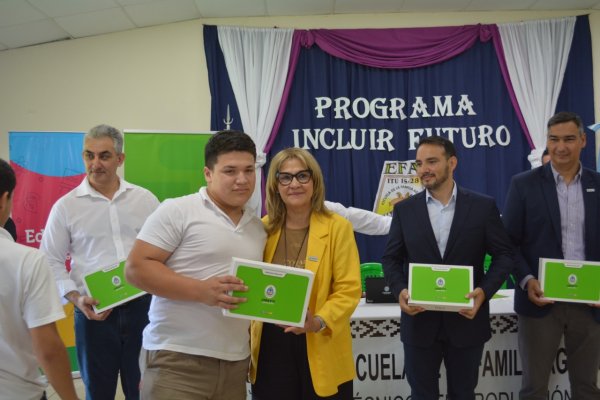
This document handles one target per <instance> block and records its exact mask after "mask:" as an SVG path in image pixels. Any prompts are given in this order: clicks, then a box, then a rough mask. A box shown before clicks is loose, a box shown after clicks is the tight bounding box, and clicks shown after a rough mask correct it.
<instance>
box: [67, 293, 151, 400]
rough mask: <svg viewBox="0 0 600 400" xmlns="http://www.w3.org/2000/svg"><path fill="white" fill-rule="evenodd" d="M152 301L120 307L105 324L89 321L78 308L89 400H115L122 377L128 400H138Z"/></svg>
mask: <svg viewBox="0 0 600 400" xmlns="http://www.w3.org/2000/svg"><path fill="white" fill-rule="evenodd" d="M150 300H151V296H150V295H145V296H142V297H140V298H138V299H135V300H132V301H130V302H129V303H126V304H123V305H121V306H118V307H116V308H114V309H113V311H112V313H111V314H110V315H109V316H108V318H107V319H106V320H104V321H91V320H88V319H87V318H86V317H85V315H84V314H83V313H82V312H81V311H79V309H77V308H75V345H76V346H77V360H78V361H79V369H80V372H81V378H82V380H83V383H84V384H85V396H86V399H88V400H106V399H114V398H115V393H116V390H117V379H118V377H119V374H120V375H121V387H122V389H123V393H124V394H125V398H126V399H128V400H130V399H131V400H137V399H139V385H140V367H139V354H140V348H141V346H142V331H143V330H144V328H145V327H146V325H147V324H148V308H149V307H150Z"/></svg>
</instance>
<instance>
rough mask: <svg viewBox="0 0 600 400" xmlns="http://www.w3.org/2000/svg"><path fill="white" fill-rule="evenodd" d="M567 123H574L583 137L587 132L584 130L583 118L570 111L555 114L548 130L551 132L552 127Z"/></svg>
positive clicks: (550, 120)
mask: <svg viewBox="0 0 600 400" xmlns="http://www.w3.org/2000/svg"><path fill="white" fill-rule="evenodd" d="M565 122H573V123H574V124H575V125H576V126H577V129H579V132H580V133H581V134H582V135H583V134H584V133H585V132H584V130H583V122H582V121H581V117H580V116H579V115H577V114H575V113H574V112H570V111H561V112H557V113H556V114H554V115H553V116H552V117H551V118H550V119H549V120H548V125H547V128H548V130H550V128H551V127H553V126H554V125H558V124H564V123H565Z"/></svg>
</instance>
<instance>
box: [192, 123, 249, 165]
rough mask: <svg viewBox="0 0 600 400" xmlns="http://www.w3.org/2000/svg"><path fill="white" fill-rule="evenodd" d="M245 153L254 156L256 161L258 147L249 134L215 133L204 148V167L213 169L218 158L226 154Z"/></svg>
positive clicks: (230, 131) (235, 132) (233, 132)
mask: <svg viewBox="0 0 600 400" xmlns="http://www.w3.org/2000/svg"><path fill="white" fill-rule="evenodd" d="M232 151H243V152H246V153H250V154H252V157H254V160H256V145H255V144H254V141H253V140H252V138H251V137H250V136H248V134H246V133H244V132H241V131H233V130H226V131H219V132H217V133H215V134H214V135H213V136H212V137H211V138H210V139H209V140H208V143H207V144H206V147H205V148H204V165H206V166H207V167H208V168H209V169H213V167H214V166H215V164H216V163H217V158H218V157H219V156H220V155H221V154H224V153H230V152H232Z"/></svg>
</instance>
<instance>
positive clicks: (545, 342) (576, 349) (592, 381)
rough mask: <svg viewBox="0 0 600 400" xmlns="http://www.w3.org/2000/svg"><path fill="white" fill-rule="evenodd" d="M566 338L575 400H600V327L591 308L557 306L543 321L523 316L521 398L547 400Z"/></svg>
mask: <svg viewBox="0 0 600 400" xmlns="http://www.w3.org/2000/svg"><path fill="white" fill-rule="evenodd" d="M563 336H564V340H565V349H566V352H567V369H568V371H569V383H570V384H571V398H572V399H575V400H597V399H600V388H598V369H599V368H600V324H599V323H598V322H596V321H595V320H594V317H593V315H592V313H591V312H590V306H588V305H587V304H573V303H560V302H556V303H555V304H554V305H553V306H552V309H551V310H550V313H549V314H547V315H546V316H544V317H542V318H531V317H525V316H523V315H519V353H520V354H521V361H522V364H523V377H522V384H521V391H520V393H519V398H520V399H522V400H537V399H546V398H547V394H548V390H549V389H550V391H552V390H553V389H554V388H549V387H548V381H549V379H550V371H551V370H552V364H553V363H554V360H555V358H556V351H557V350H558V347H559V345H560V339H561V338H562V337H563Z"/></svg>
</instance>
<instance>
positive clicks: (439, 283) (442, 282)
mask: <svg viewBox="0 0 600 400" xmlns="http://www.w3.org/2000/svg"><path fill="white" fill-rule="evenodd" d="M435 284H436V286H437V287H439V288H443V287H444V286H446V280H445V279H444V278H442V277H439V278H437V279H436V280H435Z"/></svg>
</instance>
